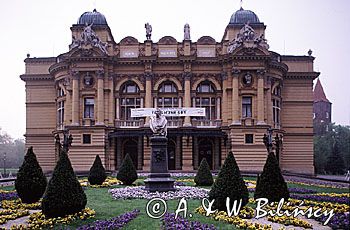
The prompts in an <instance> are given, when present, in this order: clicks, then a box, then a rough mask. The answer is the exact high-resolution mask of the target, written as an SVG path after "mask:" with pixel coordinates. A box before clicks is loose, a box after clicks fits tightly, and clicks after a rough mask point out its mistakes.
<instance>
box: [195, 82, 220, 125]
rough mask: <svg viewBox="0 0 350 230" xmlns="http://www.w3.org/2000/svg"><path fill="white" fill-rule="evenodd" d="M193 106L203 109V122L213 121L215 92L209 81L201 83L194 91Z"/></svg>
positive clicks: (214, 117)
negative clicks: (195, 93)
mask: <svg viewBox="0 0 350 230" xmlns="http://www.w3.org/2000/svg"><path fill="white" fill-rule="evenodd" d="M196 92H197V95H196V98H195V106H196V107H198V108H205V117H200V118H199V119H203V120H215V119H217V117H216V90H215V87H214V85H213V84H212V83H211V82H210V81H203V82H201V83H200V84H199V85H198V86H197V89H196Z"/></svg>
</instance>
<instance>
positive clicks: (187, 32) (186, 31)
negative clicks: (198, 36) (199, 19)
mask: <svg viewBox="0 0 350 230" xmlns="http://www.w3.org/2000/svg"><path fill="white" fill-rule="evenodd" d="M184 40H191V32H190V25H189V24H188V23H186V24H185V26H184Z"/></svg>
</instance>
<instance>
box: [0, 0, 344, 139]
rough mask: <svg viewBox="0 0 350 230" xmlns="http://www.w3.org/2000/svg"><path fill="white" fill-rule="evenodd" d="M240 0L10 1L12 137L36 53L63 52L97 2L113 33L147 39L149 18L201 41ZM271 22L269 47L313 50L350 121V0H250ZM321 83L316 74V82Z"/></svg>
mask: <svg viewBox="0 0 350 230" xmlns="http://www.w3.org/2000/svg"><path fill="white" fill-rule="evenodd" d="M239 7H240V1H239V0H176V1H175V0H172V1H170V0H147V1H145V0H133V1H131V0H124V1H123V0H118V1H117V0H108V1H107V0H70V1H69V0H60V1H48V0H33V1H29V0H7V1H2V2H1V8H2V11H1V14H0V21H1V24H0V31H1V36H0V45H1V48H0V51H1V53H0V54H1V60H0V67H1V76H0V127H1V128H2V129H3V130H5V131H6V132H7V133H8V134H10V135H11V136H13V137H14V138H20V137H23V134H24V133H25V116H26V115H25V87H24V82H22V81H21V80H20V78H19V75H21V74H23V73H24V62H23V60H24V59H25V57H26V54H27V53H30V55H31V57H49V56H57V55H59V54H61V53H64V52H67V51H68V45H69V44H70V43H71V32H70V27H71V25H72V24H75V23H76V22H77V20H78V18H79V16H80V15H81V14H82V13H84V12H85V11H92V10H93V9H94V8H96V9H97V11H99V12H101V13H103V14H104V15H105V16H106V18H107V22H108V25H109V27H110V28H111V30H112V33H113V36H114V39H115V41H116V42H119V41H120V40H121V39H122V38H124V37H126V36H134V37H136V38H137V39H138V40H139V41H140V42H143V41H144V40H145V29H144V24H145V23H146V22H149V23H150V24H151V25H152V27H153V33H152V40H153V41H155V42H156V41H158V40H159V39H160V38H161V37H163V36H165V35H170V36H173V37H175V38H176V39H177V40H178V41H182V39H183V25H184V24H185V23H189V24H190V27H191V38H192V40H193V41H196V40H197V39H198V38H200V37H201V36H203V35H209V36H212V37H213V38H215V39H216V40H217V41H221V38H222V36H223V33H224V30H225V27H226V26H227V24H228V22H229V19H230V17H231V15H232V14H233V13H234V12H235V11H236V10H238V9H239ZM243 8H244V9H249V10H252V11H254V12H255V13H256V14H257V15H258V17H259V19H260V21H261V22H264V23H265V25H266V26H267V28H266V34H265V35H266V38H267V39H268V42H269V45H270V50H273V51H275V52H278V53H280V54H288V55H306V54H307V51H308V50H309V49H311V50H312V51H313V56H315V57H316V59H315V65H314V67H315V71H319V72H321V75H320V79H321V82H322V84H323V87H324V89H325V93H326V95H327V97H328V99H329V100H330V101H331V102H332V103H333V113H332V115H333V121H334V122H336V123H338V124H343V125H349V124H350V93H349V92H350V76H349V75H350V73H349V65H350V44H349V43H350V41H349V39H350V26H349V22H350V14H349V10H350V1H348V0H322V1H320V0H307V1H305V0H283V1H276V0H245V1H243ZM315 82H316V81H315Z"/></svg>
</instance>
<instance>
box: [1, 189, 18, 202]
mask: <svg viewBox="0 0 350 230" xmlns="http://www.w3.org/2000/svg"><path fill="white" fill-rule="evenodd" d="M15 199H18V194H17V192H16V191H10V192H0V201H2V200H15Z"/></svg>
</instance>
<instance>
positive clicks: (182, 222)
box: [161, 213, 216, 230]
mask: <svg viewBox="0 0 350 230" xmlns="http://www.w3.org/2000/svg"><path fill="white" fill-rule="evenodd" d="M170 229H171V230H172V229H183V230H214V229H216V227H215V226H214V225H208V224H202V223H200V222H199V221H189V220H187V219H184V218H182V217H181V216H178V217H177V218H176V219H175V214H174V213H171V214H170V213H166V214H165V215H164V216H163V217H162V226H161V230H170Z"/></svg>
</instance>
